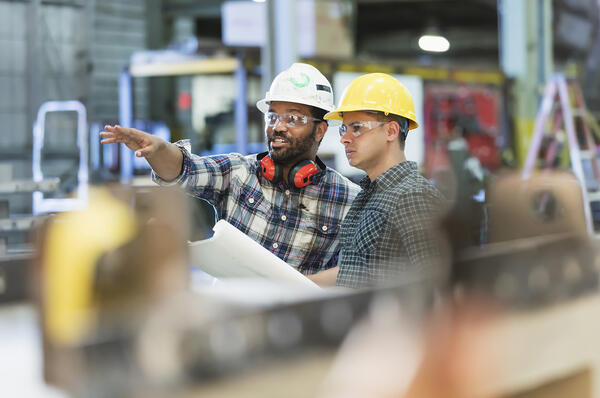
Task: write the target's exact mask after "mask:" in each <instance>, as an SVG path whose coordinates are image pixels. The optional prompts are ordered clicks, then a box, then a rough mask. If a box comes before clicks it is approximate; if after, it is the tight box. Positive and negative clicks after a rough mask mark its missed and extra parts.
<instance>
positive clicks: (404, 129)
mask: <svg viewBox="0 0 600 398" xmlns="http://www.w3.org/2000/svg"><path fill="white" fill-rule="evenodd" d="M367 113H371V114H373V115H374V116H375V117H376V118H377V120H378V121H380V122H396V123H398V126H400V134H398V141H400V148H402V149H404V144H405V143H406V136H407V135H408V127H409V126H410V122H409V121H408V119H407V118H405V117H404V116H400V115H394V114H393V113H388V114H387V115H386V114H385V113H383V112H379V111H367Z"/></svg>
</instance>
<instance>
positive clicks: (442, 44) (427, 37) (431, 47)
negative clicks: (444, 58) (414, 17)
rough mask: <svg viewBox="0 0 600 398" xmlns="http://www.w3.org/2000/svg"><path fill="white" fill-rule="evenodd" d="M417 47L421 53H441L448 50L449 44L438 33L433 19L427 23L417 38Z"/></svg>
mask: <svg viewBox="0 0 600 398" xmlns="http://www.w3.org/2000/svg"><path fill="white" fill-rule="evenodd" d="M419 47H420V48H421V50H423V51H427V52H432V53H443V52H446V51H448V50H449V49H450V42H449V41H448V39H446V38H445V37H444V36H442V34H441V33H440V29H439V25H438V23H437V21H436V20H435V19H433V18H431V19H429V21H427V24H426V25H425V31H424V32H423V35H422V36H421V37H420V38H419Z"/></svg>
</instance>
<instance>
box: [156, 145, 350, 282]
mask: <svg viewBox="0 0 600 398" xmlns="http://www.w3.org/2000/svg"><path fill="white" fill-rule="evenodd" d="M176 145H177V146H179V148H180V149H181V152H182V153H183V169H182V173H181V174H180V176H179V177H177V178H176V179H174V180H173V181H165V180H163V179H161V178H160V177H159V176H158V175H156V174H155V173H154V172H153V173H152V178H153V179H154V181H155V182H157V183H159V184H161V185H175V184H177V185H180V186H182V187H183V188H185V190H186V191H187V192H188V193H189V194H191V195H192V196H194V197H196V198H199V199H203V200H205V201H207V202H209V203H210V204H212V205H213V206H214V208H215V210H216V213H217V217H218V218H219V219H225V220H227V222H229V223H230V224H232V225H234V226H235V227H236V228H238V229H239V230H240V231H242V232H244V233H245V234H247V235H248V236H250V237H251V238H252V239H254V240H255V241H257V242H258V243H260V244H261V245H262V246H263V247H265V248H266V249H267V250H269V251H271V252H272V253H273V254H275V255H276V256H278V257H279V258H281V259H282V260H283V261H285V262H287V263H288V264H290V265H292V266H294V267H297V269H298V270H299V271H300V272H303V273H305V274H307V273H315V272H318V271H322V270H325V269H328V268H331V267H334V266H336V265H337V257H338V253H339V240H338V231H339V229H340V225H341V223H342V219H343V218H344V216H345V215H346V213H347V212H348V209H349V208H350V204H351V202H352V200H353V199H354V197H355V196H356V195H357V194H358V191H359V190H360V188H359V187H358V185H356V184H354V183H352V182H351V181H350V180H348V179H347V178H345V177H343V176H342V175H341V174H339V173H338V172H336V171H334V170H332V169H330V168H326V169H325V170H324V171H320V172H319V173H318V174H317V175H316V176H315V182H314V183H313V184H311V185H308V186H307V187H304V188H295V187H292V186H289V185H288V184H287V183H285V182H283V181H282V182H280V183H278V184H272V183H271V182H270V181H268V180H267V179H266V178H264V177H262V174H261V170H260V167H259V164H258V161H257V160H256V154H254V155H248V156H243V155H240V154H236V153H232V154H224V155H214V156H203V157H201V156H197V155H194V154H191V152H190V144H189V140H183V141H179V142H177V143H176Z"/></svg>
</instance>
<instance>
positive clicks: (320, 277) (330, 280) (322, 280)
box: [307, 267, 340, 286]
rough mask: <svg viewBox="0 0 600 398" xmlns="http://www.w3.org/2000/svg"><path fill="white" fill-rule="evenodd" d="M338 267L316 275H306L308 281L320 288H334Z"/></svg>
mask: <svg viewBox="0 0 600 398" xmlns="http://www.w3.org/2000/svg"><path fill="white" fill-rule="evenodd" d="M339 270H340V268H339V267H333V268H329V269H327V270H325V271H321V272H317V273H316V274H312V275H307V277H308V279H310V280H311V281H313V282H314V283H316V284H317V285H320V286H335V281H336V280H337V275H338V271H339Z"/></svg>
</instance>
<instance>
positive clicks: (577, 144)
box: [522, 73, 600, 234]
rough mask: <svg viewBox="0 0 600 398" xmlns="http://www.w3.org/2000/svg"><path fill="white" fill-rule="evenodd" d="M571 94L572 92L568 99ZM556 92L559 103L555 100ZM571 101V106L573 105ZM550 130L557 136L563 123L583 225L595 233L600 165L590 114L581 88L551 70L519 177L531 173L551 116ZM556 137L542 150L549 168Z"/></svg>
mask: <svg viewBox="0 0 600 398" xmlns="http://www.w3.org/2000/svg"><path fill="white" fill-rule="evenodd" d="M570 94H572V95H573V99H571V97H570ZM557 95H558V103H556V102H555V99H556V96H557ZM573 103H574V106H573V105H572V104H573ZM552 116H553V118H552V122H551V129H550V132H551V134H552V135H553V136H554V137H553V138H555V139H556V138H557V135H558V133H557V132H558V131H559V129H560V128H561V126H562V125H564V128H565V131H566V135H567V143H568V148H569V156H570V158H571V168H572V169H573V173H574V174H575V177H576V178H577V180H578V181H579V184H580V186H581V195H582V198H583V203H584V206H583V208H584V215H585V221H586V228H587V230H588V233H589V234H594V233H595V230H594V220H593V217H592V207H594V208H596V207H597V208H598V209H597V210H596V211H597V212H600V166H599V164H598V158H597V152H596V143H595V141H594V138H593V137H592V131H591V129H590V114H589V113H588V112H587V108H586V105H585V101H584V98H583V94H582V92H581V88H580V87H579V85H578V84H576V83H569V82H567V79H566V78H565V76H564V75H563V74H561V73H557V74H554V75H553V76H552V77H551V79H550V80H549V82H548V83H547V84H546V88H545V91H544V96H543V98H542V102H541V106H540V110H539V112H538V114H537V117H536V120H535V125H534V129H533V136H532V138H531V143H530V145H529V151H528V152H527V158H526V159H525V166H524V167H523V173H522V179H524V180H526V179H529V177H531V173H532V172H533V169H534V168H535V165H536V160H537V158H538V154H539V152H540V147H541V144H542V139H543V137H544V132H545V131H546V127H547V125H548V121H549V119H550V117H552ZM577 120H579V122H580V125H581V126H582V128H581V137H580V138H578V136H577V131H576V130H575V123H576V121H577ZM558 147H559V144H557V141H554V142H553V143H551V144H550V145H549V146H548V148H547V151H546V153H545V159H544V167H546V168H550V167H552V165H553V163H554V162H553V160H554V159H555V158H556V156H557V155H558V152H559V149H558Z"/></svg>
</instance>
